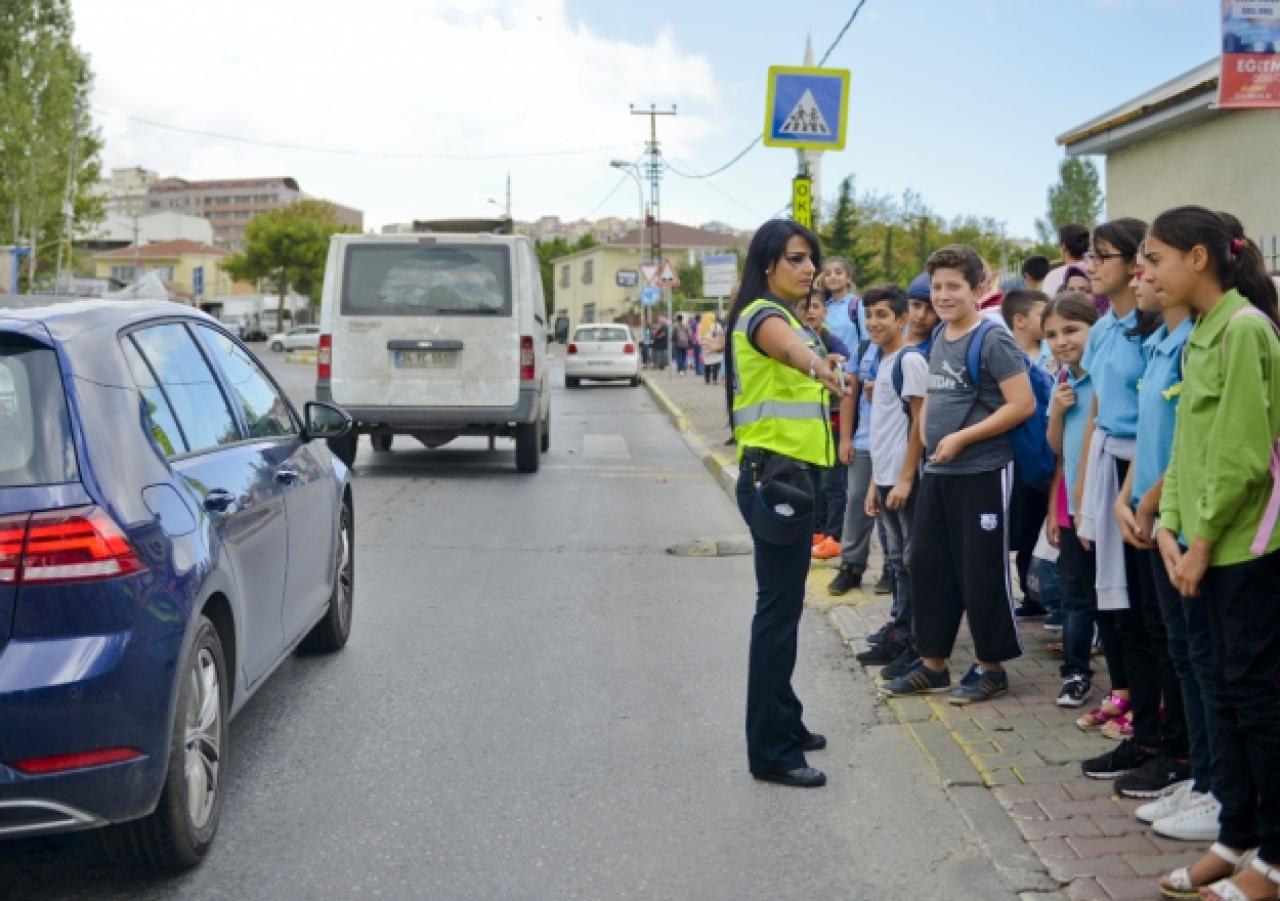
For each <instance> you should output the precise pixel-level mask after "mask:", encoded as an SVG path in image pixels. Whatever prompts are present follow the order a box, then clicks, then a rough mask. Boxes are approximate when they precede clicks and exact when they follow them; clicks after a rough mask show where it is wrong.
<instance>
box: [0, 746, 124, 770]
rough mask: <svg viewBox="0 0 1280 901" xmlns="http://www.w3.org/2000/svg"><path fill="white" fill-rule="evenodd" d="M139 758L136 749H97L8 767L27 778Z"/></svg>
mask: <svg viewBox="0 0 1280 901" xmlns="http://www.w3.org/2000/svg"><path fill="white" fill-rule="evenodd" d="M141 756H142V752H141V751H139V750H138V749H137V748H99V749H97V750H94V751H80V752H78V753H76V754H52V755H50V756H48V757H27V758H24V759H23V760H11V761H9V765H10V766H11V767H13V768H14V769H15V770H17V771H18V772H20V773H25V774H26V775H28V776H40V775H44V774H46V773H61V772H65V771H66V770H83V769H85V768H86V767H91V766H105V765H106V764H108V763H123V762H124V761H126V760H135V759H137V758H139V757H141Z"/></svg>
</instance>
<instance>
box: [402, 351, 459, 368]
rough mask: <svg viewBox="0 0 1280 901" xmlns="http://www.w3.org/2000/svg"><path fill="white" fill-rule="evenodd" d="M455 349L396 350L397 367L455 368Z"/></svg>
mask: <svg viewBox="0 0 1280 901" xmlns="http://www.w3.org/2000/svg"><path fill="white" fill-rule="evenodd" d="M457 367H458V352H457V351H456V350H397V351H396V368H397V369H456V368H457Z"/></svg>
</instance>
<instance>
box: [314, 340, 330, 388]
mask: <svg viewBox="0 0 1280 901" xmlns="http://www.w3.org/2000/svg"><path fill="white" fill-rule="evenodd" d="M332 371H333V335H321V336H320V344H319V345H318V346H317V347H316V378H318V379H327V378H328V377H329V373H330V372H332Z"/></svg>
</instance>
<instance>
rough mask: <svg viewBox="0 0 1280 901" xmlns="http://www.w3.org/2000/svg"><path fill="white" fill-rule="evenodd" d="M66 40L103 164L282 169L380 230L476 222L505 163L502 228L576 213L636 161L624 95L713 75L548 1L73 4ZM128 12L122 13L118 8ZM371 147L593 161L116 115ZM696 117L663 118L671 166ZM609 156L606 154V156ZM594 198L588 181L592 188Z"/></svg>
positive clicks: (682, 97) (706, 90) (667, 40)
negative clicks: (90, 73) (508, 209)
mask: <svg viewBox="0 0 1280 901" xmlns="http://www.w3.org/2000/svg"><path fill="white" fill-rule="evenodd" d="M72 5H73V7H74V9H75V13H76V18H77V23H76V24H77V42H78V43H79V44H80V46H81V47H82V48H83V49H84V50H86V51H87V52H88V53H89V54H90V56H91V61H92V66H93V69H94V72H95V74H96V87H95V95H94V106H95V107H96V108H97V109H99V110H102V111H105V113H106V115H103V114H101V113H100V114H97V115H96V116H95V119H96V121H97V122H98V124H99V125H100V127H101V128H102V131H103V134H104V136H105V138H106V141H107V144H106V149H105V151H104V163H105V164H106V165H107V166H108V167H110V166H132V165H140V166H145V167H147V168H151V169H157V170H160V171H161V172H162V174H173V175H181V176H184V177H189V178H210V177H218V176H248V175H286V174H287V175H295V176H296V177H297V178H298V180H299V182H300V183H301V185H302V187H303V189H304V190H306V191H308V192H310V193H313V194H317V195H323V196H328V197H331V198H332V199H334V200H337V201H339V202H342V203H347V204H350V205H353V206H357V207H361V208H363V209H364V210H365V211H366V221H367V222H368V223H370V224H379V223H382V222H386V221H393V220H397V219H405V218H411V217H413V216H430V215H448V214H460V213H461V214H473V215H474V214H479V213H481V212H482V211H483V207H484V204H485V198H486V197H496V196H498V192H499V191H500V190H501V179H502V176H503V173H504V172H505V171H506V170H507V169H510V170H511V171H512V173H513V182H514V183H515V184H514V188H515V192H516V195H517V199H519V198H523V202H522V203H518V204H517V210H516V214H517V216H531V215H535V214H537V213H541V212H544V211H553V210H554V211H561V212H563V213H573V212H578V213H582V212H586V209H585V208H583V209H577V207H578V206H580V205H581V204H579V203H566V202H565V198H564V193H565V190H566V188H567V187H573V188H574V190H575V191H576V192H580V193H581V194H582V195H583V198H588V197H589V199H586V200H584V201H583V202H585V203H587V204H589V203H591V202H593V201H594V200H597V199H599V197H600V196H603V192H604V190H607V188H608V186H609V185H610V184H611V183H612V181H613V180H614V178H615V177H616V173H613V172H611V171H610V170H609V169H608V168H607V166H606V165H605V162H606V161H607V159H608V158H609V157H610V156H620V155H625V156H628V157H634V156H636V155H638V153H639V151H640V149H641V142H642V141H643V138H644V137H645V136H646V129H645V128H642V127H640V126H641V123H640V122H639V121H638V120H637V119H635V118H634V117H632V116H630V115H629V114H628V111H627V106H626V104H627V102H628V101H633V102H636V103H637V104H640V103H647V101H648V99H649V98H651V97H659V98H662V99H663V100H664V101H667V100H670V101H675V102H678V103H689V104H692V105H695V106H702V107H705V106H710V105H712V104H713V102H714V101H715V99H716V98H717V87H716V83H715V79H714V76H713V72H712V69H711V66H710V64H709V63H708V61H707V60H706V59H704V58H703V57H700V56H697V55H695V54H691V53H688V52H686V51H684V50H682V49H681V48H680V46H679V45H678V44H677V42H676V40H675V38H674V37H673V36H672V34H671V32H670V31H666V30H664V31H660V32H659V33H658V35H657V36H656V37H650V36H649V35H647V34H646V35H645V36H644V38H642V39H636V40H614V39H606V38H604V37H601V36H600V35H597V34H593V33H592V32H591V31H590V30H589V29H587V28H586V27H585V26H584V25H582V24H581V23H576V22H573V21H570V19H569V17H568V13H567V12H566V8H565V2H564V0H466V2H463V0H426V2H423V0H365V2H364V3H352V2H350V0H345V2H337V0H314V2H306V3H304V2H296V0H290V2H282V0H258V2H250V0H224V2H222V3H220V4H217V5H213V4H206V5H200V6H189V5H187V4H176V3H173V2H170V0H129V2H128V3H127V4H121V3H105V2H100V0H73V4H72ZM126 9H127V12H125V10H126ZM124 116H133V117H139V118H144V119H150V120H155V121H158V122H163V123H167V124H171V125H175V126H182V127H185V128H192V129H199V130H204V131H211V132H221V133H225V134H231V135H238V136H244V137H250V138H255V139H258V140H262V141H269V142H281V143H290V144H299V145H308V146H316V147H326V148H347V149H352V150H361V151H369V152H376V153H384V154H424V155H427V154H460V153H461V154H475V155H493V154H504V153H516V154H529V153H536V152H541V151H549V150H564V149H580V148H615V149H613V150H612V151H611V152H610V151H602V152H601V153H599V154H595V155H590V156H570V157H560V158H556V159H513V160H511V161H509V162H507V161H496V162H479V161H475V160H462V161H431V162H428V161H421V160H417V161H408V160H395V159H378V158H370V157H359V156H337V155H331V154H320V153H312V152H307V151H301V150H282V149H274V148H267V147H260V146H253V145H248V144H243V143H233V142H227V141H221V140H217V139H212V138H200V137H194V136H191V135H186V134H181V133H177V132H173V131H166V130H163V129H157V128H154V127H150V126H147V125H143V124H139V123H136V122H131V121H129V120H127V119H125V118H124ZM710 128H711V124H710V123H708V122H707V121H705V120H704V119H702V118H700V117H698V116H696V115H689V114H688V113H687V112H686V111H684V110H682V113H681V115H680V117H679V118H678V119H673V120H667V121H664V123H663V135H662V137H663V142H664V148H665V149H667V150H668V151H669V152H670V153H672V154H674V155H680V154H682V153H684V152H687V148H688V146H689V144H690V143H691V142H692V141H694V140H696V139H697V138H698V137H700V136H702V135H704V134H706V133H707V132H708V131H709V130H710ZM617 148H620V149H617ZM599 186H603V188H602V189H601V188H600V187H599Z"/></svg>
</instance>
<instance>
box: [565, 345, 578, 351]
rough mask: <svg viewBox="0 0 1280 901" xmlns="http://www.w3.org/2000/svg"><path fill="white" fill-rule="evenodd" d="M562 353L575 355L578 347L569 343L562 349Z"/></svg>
mask: <svg viewBox="0 0 1280 901" xmlns="http://www.w3.org/2000/svg"><path fill="white" fill-rule="evenodd" d="M564 352H565V353H567V354H576V353H577V352H578V345H576V344H572V343H570V345H569V346H568V347H566V348H565V349H564Z"/></svg>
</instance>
